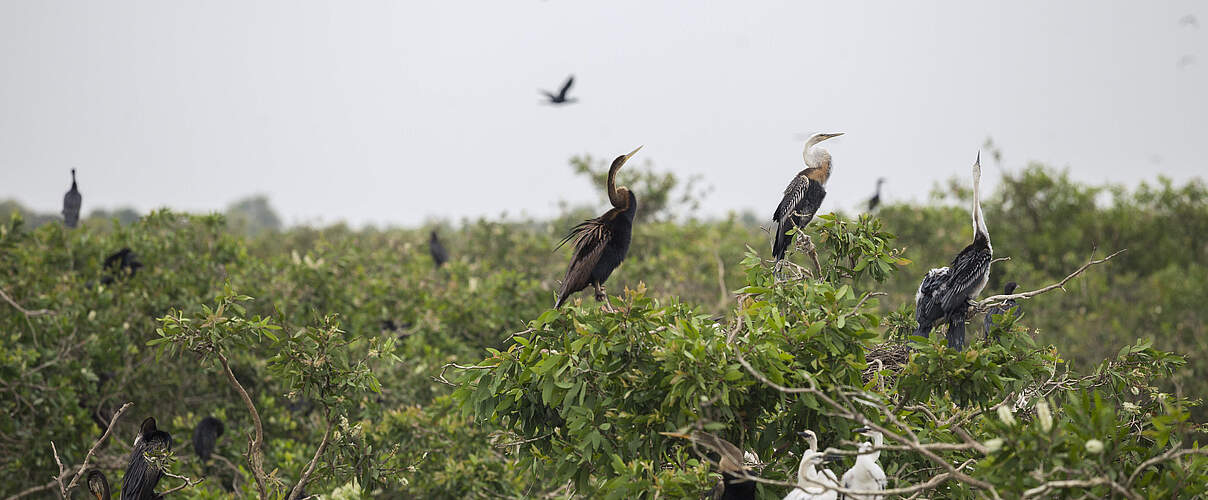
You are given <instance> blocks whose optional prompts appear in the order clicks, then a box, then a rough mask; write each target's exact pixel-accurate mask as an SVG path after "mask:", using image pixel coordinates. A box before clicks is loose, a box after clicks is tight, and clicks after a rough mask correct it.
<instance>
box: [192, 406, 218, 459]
mask: <svg viewBox="0 0 1208 500" xmlns="http://www.w3.org/2000/svg"><path fill="white" fill-rule="evenodd" d="M223 430H224V427H223V425H222V421H221V420H218V419H217V418H214V417H206V418H203V419H201V422H198V423H197V428H196V429H193V451H195V452H197V457H198V458H200V459H201V463H203V464H204V463H206V462H208V461H209V460H210V454H212V453H214V443H215V442H216V441H218V437H219V436H221V435H222V431H223Z"/></svg>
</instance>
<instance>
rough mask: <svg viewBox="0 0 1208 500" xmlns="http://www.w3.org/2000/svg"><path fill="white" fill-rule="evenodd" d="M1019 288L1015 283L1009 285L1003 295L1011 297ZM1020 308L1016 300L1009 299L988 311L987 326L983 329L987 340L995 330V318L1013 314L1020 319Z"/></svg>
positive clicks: (1004, 289) (1004, 288)
mask: <svg viewBox="0 0 1208 500" xmlns="http://www.w3.org/2000/svg"><path fill="white" fill-rule="evenodd" d="M1018 286H1019V285H1017V284H1016V283H1015V282H1014V281H1012V282H1010V283H1007V286H1006V287H1003V290H1002V294H1003V295H1011V294H1013V293H1015V288H1016V287H1018ZM1018 307H1019V305H1018V304H1016V303H1015V299H1007V300H1004V301H1003V302H1002V304H999V305H996V306H994V307H991V308H989V309H987V310H986V317H985V325H984V328H983V331H984V332H985V335H986V338H989V337H990V330H991V329H993V328H994V316H1000V315H1003V314H1007V313H1012V314H1011V316H1012V317H1015V318H1018V317H1019V309H1018ZM1012 311H1014V312H1012Z"/></svg>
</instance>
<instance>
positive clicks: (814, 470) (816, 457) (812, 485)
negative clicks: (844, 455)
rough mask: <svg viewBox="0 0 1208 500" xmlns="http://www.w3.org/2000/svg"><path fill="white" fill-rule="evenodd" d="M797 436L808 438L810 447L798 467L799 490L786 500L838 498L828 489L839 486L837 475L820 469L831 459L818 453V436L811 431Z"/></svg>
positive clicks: (794, 491)
mask: <svg viewBox="0 0 1208 500" xmlns="http://www.w3.org/2000/svg"><path fill="white" fill-rule="evenodd" d="M797 435H798V436H801V437H804V438H806V440H807V442H809V445H810V447H809V449H808V450H805V453H802V454H801V463H800V464H798V466H797V488H794V489H793V490H792V491H789V493H788V494H787V495H785V496H784V500H833V499H835V498H837V497H838V495H837V494H836V493H835V490H834V489H830V488H827V487H826V486H838V485H839V480H838V479H836V478H835V473H834V472H831V470H830V469H827V468H819V467H820V466H821V464H822V463H823V462H826V461H828V460H829V458H827V457H826V456H825V454H823V453H821V452H819V451H818V436H817V435H816V434H814V431H810V430H806V431H802V432H798V433H797Z"/></svg>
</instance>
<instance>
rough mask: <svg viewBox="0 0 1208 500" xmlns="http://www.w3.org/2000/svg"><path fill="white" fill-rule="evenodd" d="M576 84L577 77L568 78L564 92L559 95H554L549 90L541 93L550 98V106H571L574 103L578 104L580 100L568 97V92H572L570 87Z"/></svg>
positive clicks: (563, 85) (563, 86) (564, 85)
mask: <svg viewBox="0 0 1208 500" xmlns="http://www.w3.org/2000/svg"><path fill="white" fill-rule="evenodd" d="M574 84H575V75H570V76H569V77H567V79H566V83H564V84H562V90H560V91H558V93H557V94H554V93H553V92H550V91H548V90H542V91H541V93H542V94H545V97H547V98H549V104H553V105H559V104H570V103H573V102H578V101H579V100H578V99H576V98H574V97H567V96H566V94H567V92H570V86H571V85H574Z"/></svg>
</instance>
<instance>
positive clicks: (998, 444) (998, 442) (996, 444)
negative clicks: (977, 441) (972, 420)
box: [982, 438, 1003, 453]
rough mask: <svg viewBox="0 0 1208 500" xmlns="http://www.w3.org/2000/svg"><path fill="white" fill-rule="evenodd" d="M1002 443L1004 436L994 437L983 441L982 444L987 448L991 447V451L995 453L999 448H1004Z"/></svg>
mask: <svg viewBox="0 0 1208 500" xmlns="http://www.w3.org/2000/svg"><path fill="white" fill-rule="evenodd" d="M1002 443H1003V440H1002V438H994V439H991V440H989V441H986V442H984V443H982V445H984V446H985V447H986V448H987V449H989V451H990V453H995V452H997V451H998V450H1001V449H1002Z"/></svg>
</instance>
